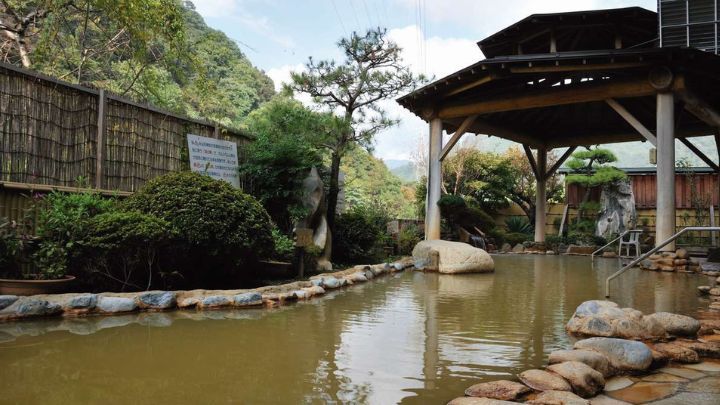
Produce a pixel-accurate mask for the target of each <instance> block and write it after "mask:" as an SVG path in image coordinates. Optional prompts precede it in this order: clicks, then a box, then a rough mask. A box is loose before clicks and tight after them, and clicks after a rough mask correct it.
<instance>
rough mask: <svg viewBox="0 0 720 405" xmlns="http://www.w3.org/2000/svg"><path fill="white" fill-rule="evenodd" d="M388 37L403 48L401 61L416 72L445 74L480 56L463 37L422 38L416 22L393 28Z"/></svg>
mask: <svg viewBox="0 0 720 405" xmlns="http://www.w3.org/2000/svg"><path fill="white" fill-rule="evenodd" d="M388 37H389V38H390V39H392V40H393V41H395V42H396V43H397V44H398V45H399V46H400V47H401V48H402V49H403V53H402V55H403V61H404V62H405V63H406V64H408V65H409V66H410V67H411V69H413V70H414V71H415V72H416V73H426V74H428V75H435V76H437V77H442V76H446V75H448V74H450V73H453V72H455V71H457V70H460V69H462V68H464V67H465V66H467V65H470V64H472V63H475V62H477V61H478V60H480V59H481V58H482V53H481V52H480V49H479V48H478V47H477V45H476V44H475V41H472V40H469V39H464V38H440V37H437V36H434V37H430V38H427V39H425V38H423V34H422V32H421V31H420V29H419V28H418V27H417V26H416V25H410V26H407V27H404V28H394V29H391V30H390V31H388Z"/></svg>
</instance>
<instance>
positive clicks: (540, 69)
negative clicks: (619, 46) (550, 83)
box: [510, 62, 649, 73]
mask: <svg viewBox="0 0 720 405" xmlns="http://www.w3.org/2000/svg"><path fill="white" fill-rule="evenodd" d="M643 66H649V64H648V63H647V62H623V63H613V64H594V65H552V66H531V67H512V68H510V72H511V73H551V72H558V73H561V72H577V71H583V72H586V71H598V70H607V71H610V70H619V69H628V68H636V67H643Z"/></svg>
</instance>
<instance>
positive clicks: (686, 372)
mask: <svg viewBox="0 0 720 405" xmlns="http://www.w3.org/2000/svg"><path fill="white" fill-rule="evenodd" d="M658 371H660V372H661V373H667V374H672V375H676V376H678V377H683V378H689V379H691V380H697V379H698V378H702V377H705V374H703V373H701V372H699V371H697V370H690V369H688V368H680V367H665V368H661V369H660V370H658Z"/></svg>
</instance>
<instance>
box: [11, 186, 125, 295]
mask: <svg viewBox="0 0 720 405" xmlns="http://www.w3.org/2000/svg"><path fill="white" fill-rule="evenodd" d="M114 207H115V201H113V200H112V199H106V198H103V197H102V196H100V195H99V194H97V193H91V192H85V193H62V192H57V191H53V192H51V193H50V194H48V195H46V196H40V195H34V196H33V201H32V204H31V207H30V208H29V209H28V210H27V211H26V214H25V220H24V221H23V223H22V224H21V225H19V224H17V223H15V226H9V227H5V228H4V229H5V231H3V232H4V236H3V238H4V240H6V244H7V246H8V247H9V248H8V252H14V256H12V258H11V261H13V262H14V263H15V264H16V265H15V266H9V269H11V270H8V271H4V272H3V273H5V274H4V277H3V279H2V280H0V294H12V295H33V294H50V293H59V292H64V291H66V290H67V288H68V286H69V284H70V283H72V281H73V280H74V279H75V277H74V276H71V275H68V274H67V272H68V267H69V264H70V263H69V262H70V258H71V254H72V252H73V251H74V249H75V247H76V243H77V237H78V235H79V234H80V233H81V231H82V229H83V227H84V226H85V224H86V223H87V222H88V221H89V220H90V218H92V217H94V216H96V215H98V214H101V213H103V212H107V211H109V210H111V209H113V208H114ZM36 213H37V218H38V221H37V227H36V232H35V233H36V234H37V236H30V235H31V230H32V228H33V226H32V224H33V223H34V218H35V216H36ZM11 224H12V223H11ZM12 240H15V241H16V242H12ZM18 264H19V265H18ZM13 267H14V270H12V268H13Z"/></svg>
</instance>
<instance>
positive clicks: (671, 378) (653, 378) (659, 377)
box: [642, 373, 690, 383]
mask: <svg viewBox="0 0 720 405" xmlns="http://www.w3.org/2000/svg"><path fill="white" fill-rule="evenodd" d="M642 381H649V382H677V383H684V382H688V381H690V380H688V379H687V378H682V377H678V376H676V375H672V374H665V373H657V374H650V375H649V376H646V377H643V378H642Z"/></svg>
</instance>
